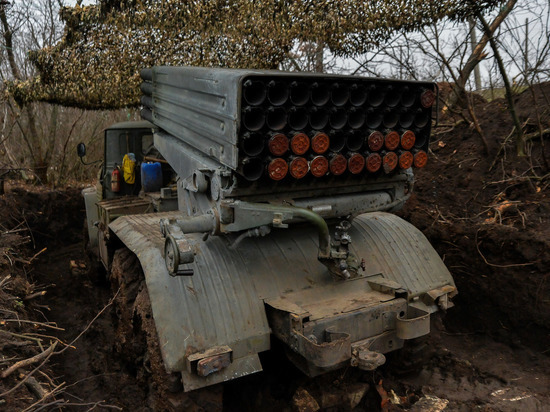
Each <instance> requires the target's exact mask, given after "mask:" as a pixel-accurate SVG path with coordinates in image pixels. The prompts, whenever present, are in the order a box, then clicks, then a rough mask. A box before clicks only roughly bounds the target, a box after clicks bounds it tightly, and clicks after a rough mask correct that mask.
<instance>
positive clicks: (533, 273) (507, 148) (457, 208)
mask: <svg viewBox="0 0 550 412" xmlns="http://www.w3.org/2000/svg"><path fill="white" fill-rule="evenodd" d="M547 96H550V84H549V83H546V84H542V85H539V86H538V87H536V88H535V90H534V92H533V93H531V92H530V91H526V92H524V93H522V94H521V95H519V96H518V97H517V98H516V103H517V109H518V114H519V115H520V118H521V120H522V121H523V122H527V121H528V120H529V121H532V122H535V121H536V119H541V123H540V125H538V124H537V129H544V128H547V127H548V123H545V122H546V121H547V120H548V113H550V111H549V108H550V104H549V103H548V99H547ZM543 103H544V104H543ZM537 104H538V105H537ZM534 111H536V113H534ZM476 113H477V114H478V118H479V121H480V125H481V128H482V129H483V131H484V133H485V135H486V137H487V139H488V140H489V142H490V148H491V152H490V153H489V154H486V153H484V152H483V148H482V147H483V146H482V144H481V139H480V137H479V135H477V134H476V132H475V131H474V129H473V128H472V127H470V125H469V124H468V123H467V122H465V121H463V117H461V116H456V115H455V116H454V117H453V116H448V115H447V116H444V117H443V118H442V119H441V124H442V125H443V127H441V128H439V129H436V130H435V133H434V138H433V140H432V143H431V146H430V152H431V153H430V155H431V156H430V161H429V163H428V165H427V166H426V168H425V169H422V170H420V171H418V173H417V175H416V180H417V183H416V186H415V193H414V194H413V196H412V198H411V200H410V201H409V202H408V203H407V205H406V206H405V209H404V210H403V211H402V212H401V214H402V215H403V216H404V217H405V218H407V219H408V220H410V221H411V222H412V223H413V224H414V225H415V226H417V227H418V228H420V229H421V230H422V231H423V232H424V233H425V234H426V235H427V237H428V238H429V239H430V241H431V242H432V244H433V245H434V246H435V247H436V249H437V250H438V252H439V253H440V255H441V256H443V257H444V259H445V263H446V264H447V266H448V267H449V269H450V270H451V272H452V274H453V277H454V279H455V281H456V283H457V286H458V290H459V295H458V297H457V298H456V303H457V308H455V309H453V310H452V311H450V312H449V317H448V319H447V323H448V326H449V327H450V328H451V329H455V330H470V331H484V332H489V333H491V334H493V335H494V336H497V337H500V338H503V339H508V340H512V341H517V339H518V337H520V338H521V339H522V340H523V341H524V342H526V343H529V344H532V345H535V346H538V347H541V349H543V350H547V349H548V348H543V347H542V346H544V345H547V342H548V341H550V335H549V328H550V301H549V300H548V299H547V296H549V295H550V279H549V271H548V267H549V263H550V227H549V225H548V216H550V215H549V211H550V199H549V198H548V185H549V184H550V180H549V176H548V172H549V170H548V162H547V159H548V158H549V157H550V144H548V142H545V141H544V140H540V138H538V139H530V140H529V141H528V142H527V153H529V156H525V157H518V156H517V154H516V150H515V142H514V137H515V136H514V135H513V134H512V131H513V123H512V121H511V119H510V116H509V115H508V112H507V110H506V106H505V102H504V101H503V100H502V99H497V100H494V101H492V102H483V101H477V102H476ZM545 116H546V117H545ZM466 118H467V117H466ZM539 126H540V127H539ZM510 332H512V333H510Z"/></svg>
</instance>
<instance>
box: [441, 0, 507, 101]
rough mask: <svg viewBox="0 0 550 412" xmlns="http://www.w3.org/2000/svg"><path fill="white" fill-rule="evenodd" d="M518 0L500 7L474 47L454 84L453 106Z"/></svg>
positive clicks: (460, 96) (459, 99) (460, 98)
mask: <svg viewBox="0 0 550 412" xmlns="http://www.w3.org/2000/svg"><path fill="white" fill-rule="evenodd" d="M516 3H517V0H508V1H507V2H506V4H505V5H504V6H503V7H502V8H501V9H500V12H499V13H498V15H497V16H496V17H495V19H494V20H493V22H492V23H491V24H490V25H489V26H488V30H485V32H484V34H483V36H482V37H481V40H480V41H479V42H478V43H477V45H476V46H475V47H474V50H473V52H472V54H471V55H470V57H469V58H468V61H467V62H466V64H464V67H463V68H462V69H461V70H460V74H459V76H458V79H457V81H456V83H455V84H454V86H453V89H454V90H453V91H454V93H453V94H452V95H451V101H450V105H451V106H453V105H455V104H456V103H458V102H459V101H461V100H462V97H463V95H464V90H465V88H466V83H467V82H468V79H469V78H470V75H471V74H472V71H474V69H475V67H476V66H477V65H478V64H479V63H480V62H481V61H482V60H483V59H484V58H485V56H486V55H487V53H485V52H484V49H485V46H486V45H487V43H488V42H489V38H490V36H492V35H493V33H494V32H495V31H496V30H497V29H498V27H499V26H500V24H501V23H502V22H503V21H504V19H505V18H506V17H507V16H508V14H510V12H511V11H512V9H513V8H514V6H515V5H516Z"/></svg>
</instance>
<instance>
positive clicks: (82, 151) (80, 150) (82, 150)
mask: <svg viewBox="0 0 550 412" xmlns="http://www.w3.org/2000/svg"><path fill="white" fill-rule="evenodd" d="M76 154H77V155H78V157H80V158H83V157H84V156H86V145H85V144H84V143H79V144H77V145H76Z"/></svg>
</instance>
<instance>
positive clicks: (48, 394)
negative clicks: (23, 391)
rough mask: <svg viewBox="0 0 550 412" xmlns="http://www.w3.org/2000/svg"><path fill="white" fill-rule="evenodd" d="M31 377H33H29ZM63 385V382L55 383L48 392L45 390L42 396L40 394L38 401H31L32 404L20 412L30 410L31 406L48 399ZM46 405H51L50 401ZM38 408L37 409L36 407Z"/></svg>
mask: <svg viewBox="0 0 550 412" xmlns="http://www.w3.org/2000/svg"><path fill="white" fill-rule="evenodd" d="M31 379H33V378H31ZM63 385H65V382H63V383H61V384H60V385H57V386H56V387H55V388H53V389H52V390H51V391H49V392H46V393H44V396H42V397H41V398H40V399H38V401H36V402H35V403H33V404H32V405H30V406H28V407H27V408H25V409H23V410H22V411H21V412H27V411H31V410H32V408H34V407H35V406H36V405H38V404H39V403H40V402H43V401H44V400H46V399H48V398H49V397H51V396H52V395H55V394H56V393H57V392H59V390H60V389H61V387H62V386H63ZM54 402H63V401H62V400H59V401H54ZM48 405H52V403H49V404H48ZM37 410H38V409H37Z"/></svg>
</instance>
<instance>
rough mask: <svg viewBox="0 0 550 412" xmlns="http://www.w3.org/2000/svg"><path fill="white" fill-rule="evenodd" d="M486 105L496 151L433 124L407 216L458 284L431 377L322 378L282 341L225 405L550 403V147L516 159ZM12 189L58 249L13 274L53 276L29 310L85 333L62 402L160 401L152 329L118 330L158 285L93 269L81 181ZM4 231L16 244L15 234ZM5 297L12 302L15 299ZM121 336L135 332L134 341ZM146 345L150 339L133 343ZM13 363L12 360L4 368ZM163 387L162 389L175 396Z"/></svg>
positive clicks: (539, 406)
mask: <svg viewBox="0 0 550 412" xmlns="http://www.w3.org/2000/svg"><path fill="white" fill-rule="evenodd" d="M547 96H550V86H549V85H548V84H545V85H541V87H539V88H537V90H536V93H535V99H536V101H537V104H536V105H535V104H534V103H533V96H532V95H531V94H530V93H529V92H526V93H523V94H522V95H520V96H518V97H517V98H516V103H517V105H518V113H519V115H520V118H521V121H522V122H525V123H527V124H528V129H529V130H528V132H534V131H536V130H538V129H539V128H538V126H537V124H536V120H537V119H541V122H542V123H541V125H542V127H541V128H542V129H546V128H548V127H549V126H550V111H549V109H548V108H549V107H550V104H549V103H548V98H547ZM475 104H476V112H477V113H478V116H479V120H480V123H481V126H482V128H483V130H484V133H485V135H486V137H487V140H488V141H489V143H490V145H489V146H490V150H491V152H490V153H489V154H486V153H484V152H483V149H482V144H481V139H480V137H479V136H478V135H477V134H476V132H475V131H474V130H473V128H471V127H470V126H469V123H468V122H467V121H463V120H462V117H461V116H460V115H453V116H449V115H448V114H445V116H444V117H442V120H441V123H442V124H443V125H445V126H444V127H442V128H439V129H436V131H435V136H434V139H433V142H432V144H431V152H432V153H430V161H429V163H428V166H427V167H426V168H425V169H423V170H420V171H419V172H418V173H417V174H416V176H417V183H416V187H415V193H414V194H413V196H412V197H411V199H410V201H409V202H408V203H407V205H406V207H405V208H404V210H403V211H402V212H400V214H401V216H403V217H404V218H406V219H408V220H409V221H411V222H412V223H413V224H415V225H416V226H417V227H419V228H420V229H421V230H422V231H423V232H424V233H425V234H426V236H427V237H428V238H429V240H430V241H431V242H432V244H433V245H434V246H435V248H436V249H437V250H438V252H439V253H440V254H441V256H443V258H444V260H445V262H446V264H447V266H448V267H449V269H450V270H451V272H452V274H453V277H454V279H455V281H456V283H457V286H458V290H459V295H458V296H457V297H456V298H455V300H454V302H455V304H456V306H455V307H454V308H452V309H450V310H449V311H448V313H447V315H446V316H445V317H444V319H443V321H437V320H436V322H435V323H434V327H433V333H432V334H431V336H430V338H429V339H428V341H427V346H428V354H429V355H430V357H429V360H428V361H427V363H426V365H425V366H424V367H423V368H422V370H421V371H420V373H419V374H418V375H412V376H406V375H402V374H400V373H399V371H400V367H399V365H400V361H401V360H400V359H399V358H398V357H397V356H389V359H388V363H387V364H386V365H385V366H383V367H382V368H380V369H379V370H377V371H376V372H374V373H363V372H360V371H357V370H353V369H348V370H344V371H339V372H337V373H333V374H329V375H326V376H322V377H320V378H318V379H314V380H310V379H306V378H305V377H304V376H303V375H301V374H300V373H299V372H298V371H297V370H295V369H294V368H293V366H292V365H291V364H290V363H289V362H288V361H287V360H286V359H285V358H284V356H283V355H282V354H281V352H282V351H274V353H271V354H269V355H265V356H264V355H262V361H263V364H264V366H265V370H266V372H264V373H261V374H257V375H254V376H250V377H246V378H242V379H239V380H237V381H234V382H230V383H228V384H226V385H225V387H224V388H223V391H224V406H223V408H224V410H226V411H241V410H250V411H254V410H267V411H287V410H288V411H290V410H292V405H295V406H296V405H309V407H310V408H313V407H315V405H318V406H321V407H324V409H325V410H351V409H352V408H353V410H355V411H366V410H382V407H383V408H384V410H403V409H407V410H408V409H410V410H424V409H423V408H426V407H427V406H426V405H427V404H430V403H431V404H432V405H433V404H434V402H437V399H439V400H440V401H441V402H443V403H444V404H446V405H447V409H446V410H450V411H469V410H472V409H479V410H483V411H515V410H541V411H545V410H550V407H549V406H548V405H550V372H549V371H550V358H549V355H550V299H549V296H550V279H549V271H548V267H550V265H549V264H550V248H549V244H548V242H549V241H550V229H549V227H550V225H549V224H548V216H550V215H549V212H550V201H549V199H548V184H549V180H548V177H547V176H546V175H547V174H548V172H549V168H548V165H547V162H546V160H545V159H546V158H550V148H549V144H548V142H546V141H544V140H540V138H536V139H533V140H530V142H529V145H528V152H529V153H530V156H529V157H523V158H521V157H517V156H516V154H515V145H514V142H513V136H512V137H511V138H509V139H508V142H507V143H506V144H505V145H504V146H502V143H503V142H504V141H505V140H506V139H507V137H508V136H509V135H510V133H511V131H512V123H511V121H510V120H509V116H508V114H507V112H506V108H505V104H504V102H503V101H493V102H491V103H487V102H484V101H483V100H482V99H476V100H475ZM535 108H536V110H535ZM537 111H538V113H537ZM547 137H548V136H546V138H547ZM501 147H503V148H504V150H500V148H501ZM499 150H500V151H499ZM497 153H498V154H497ZM6 189H7V193H6V195H4V196H1V197H0V224H2V228H1V229H2V231H4V229H10V228H13V227H17V225H18V224H20V223H21V222H25V223H24V224H25V226H27V225H28V227H29V228H30V229H31V231H30V233H32V237H31V238H30V240H29V243H28V245H27V246H28V247H29V248H30V249H28V250H27V252H25V251H20V253H21V256H26V257H27V258H29V257H32V256H33V255H34V254H35V253H36V252H37V251H39V250H41V249H42V247H47V248H48V250H47V251H46V252H44V253H43V254H41V255H39V256H38V257H37V258H36V259H35V261H34V262H33V263H34V266H33V269H32V272H30V273H29V270H30V269H28V268H30V266H28V267H27V269H25V268H24V267H23V266H21V267H19V268H18V269H17V271H15V272H16V273H17V274H18V278H21V279H24V282H23V281H21V282H20V283H19V284H20V285H22V289H19V290H17V289H14V288H12V289H10V290H9V291H8V292H10V293H11V294H12V295H22V294H28V293H29V291H30V290H31V289H32V290H35V289H36V290H39V287H40V286H48V287H47V288H46V290H47V294H46V295H45V296H43V297H39V298H37V299H33V304H38V305H47V306H49V308H50V310H49V311H47V310H45V309H44V308H43V307H42V308H40V307H37V306H32V304H30V303H29V304H26V305H25V308H22V309H21V312H20V315H21V316H28V317H30V318H34V319H37V318H39V317H40V316H42V315H41V314H40V313H43V314H44V315H43V316H44V317H46V318H47V320H49V321H55V322H56V323H57V325H58V326H60V327H62V328H64V329H65V330H64V331H58V332H55V333H57V335H56V336H57V337H58V338H59V339H60V340H62V341H63V342H70V341H72V340H73V339H74V338H75V337H76V336H77V335H78V334H79V333H80V332H81V331H83V330H86V333H85V334H84V335H83V336H82V337H81V338H80V339H79V340H78V341H77V342H76V343H75V344H74V346H75V348H74V349H71V350H67V351H66V352H64V354H63V355H59V356H55V357H53V358H52V359H51V360H50V362H49V365H50V366H49V369H45V372H46V375H48V377H49V378H51V379H52V382H53V383H54V384H57V385H58V384H60V383H61V382H66V385H65V389H64V390H63V391H62V392H60V393H59V394H58V395H56V397H55V398H51V400H52V401H53V400H54V399H58V400H60V402H61V401H62V402H65V403H69V404H71V405H72V406H68V407H67V409H69V410H88V409H91V408H94V405H97V404H98V403H99V402H103V403H102V405H104V406H106V408H107V406H108V407H109V408H112V407H114V406H117V407H121V408H123V409H124V410H129V411H148V410H161V409H162V408H161V406H159V405H162V402H161V403H159V399H158V398H155V396H154V394H155V393H157V394H158V393H159V384H158V382H155V381H154V380H152V379H151V378H150V375H148V372H147V370H151V369H154V368H155V367H156V362H155V359H154V357H153V358H149V357H148V355H147V354H145V353H144V352H143V351H142V349H143V347H144V342H146V341H147V337H146V336H145V335H143V334H142V335H139V333H137V332H136V330H127V329H124V328H122V329H121V328H120V327H119V328H117V326H116V322H115V319H116V318H117V316H119V315H122V314H121V312H120V311H121V309H122V308H124V306H125V305H126V306H128V304H130V305H134V303H135V302H137V303H136V304H137V306H138V309H139V310H135V309H136V308H134V307H133V306H132V309H131V312H129V313H126V314H123V316H129V315H130V314H131V316H134V315H135V314H136V313H137V314H139V316H141V317H142V318H146V317H147V311H146V310H145V311H142V310H143V309H144V308H145V309H146V308H147V299H146V295H145V294H144V293H143V288H142V287H140V283H139V282H136V283H135V285H134V286H135V290H134V292H135V296H130V297H129V296H117V299H116V300H115V301H114V302H111V300H110V299H111V297H112V290H111V285H110V284H109V283H108V282H106V281H103V282H101V276H98V274H97V273H96V272H94V271H92V270H91V269H90V268H91V267H92V266H91V265H90V263H89V261H88V260H87V256H86V254H85V253H84V249H83V246H82V222H83V220H84V211H83V204H82V201H81V199H80V194H79V189H77V188H69V189H67V190H63V191H48V190H45V189H36V188H33V189H31V188H26V187H25V188H21V187H19V186H13V185H8V186H7V188H6ZM1 239H2V241H4V242H12V243H11V244H14V243H13V242H15V240H13V239H12V240H9V239H8V238H7V237H5V236H4V235H3V236H2V238H1ZM14 239H15V238H14ZM2 245H3V244H0V247H1V246H2ZM71 261H74V264H73V265H72V267H71ZM1 265H2V263H1V262H0V268H4V270H3V271H0V281H1V280H2V278H3V277H4V276H5V274H6V273H7V272H6V270H5V268H6V267H7V266H3V267H2V266H1ZM15 272H14V273H15ZM128 281H129V282H133V281H134V280H128ZM33 285H34V286H33ZM115 286H116V285H115ZM33 287H34V288H35V289H33ZM115 289H116V287H115ZM0 292H3V290H0ZM3 296H4V295H1V294H0V304H1V305H2V309H6V306H5V302H4V301H3V300H2V298H3ZM6 299H8V298H6ZM37 309H41V312H40V313H39V312H37ZM10 310H11V309H10ZM102 310H103V312H102V313H101V315H100V316H99V317H98V318H97V319H96V320H95V321H93V322H92V320H93V319H94V317H95V316H96V315H97V314H98V313H99V312H100V311H102ZM140 310H141V312H140ZM2 316H4V313H2ZM44 317H42V318H40V319H41V320H44ZM90 322H92V323H91V325H90ZM145 323H146V322H145ZM145 329H147V327H145ZM49 332H50V333H51V331H49ZM138 332H139V331H138ZM136 333H137V335H136ZM138 335H139V336H138ZM122 336H127V337H128V339H127V340H126V341H122V340H121V337H122ZM140 339H141V340H140ZM134 342H141V345H137V346H136V347H132V344H133V343H134ZM4 343H5V342H4ZM0 344H2V341H0ZM149 345H154V341H153V342H151V341H149ZM274 347H275V348H276V347H277V343H276V342H274ZM12 349H13V348H10V350H12ZM15 349H16V351H15V352H6V354H5V353H4V350H3V352H2V354H3V355H4V357H7V356H18V357H19V358H27V357H29V356H32V355H33V354H35V353H37V351H36V350H34V351H30V352H28V353H27V352H23V351H22V349H21V348H15ZM133 354H134V355H136V356H132V355H133ZM9 364H11V363H10V362H7V363H4V364H2V365H0V367H1V369H2V370H4V369H5V367H6V365H9ZM144 365H145V368H144V367H143V366H144ZM157 366H158V365H157ZM29 370H30V369H25V370H23V372H28V371H29ZM144 371H145V372H144ZM9 379H10V380H7V381H6V380H1V379H0V384H1V387H0V389H1V390H5V389H6V388H9V387H11V386H12V385H14V384H15V383H16V382H17V380H18V379H20V377H19V376H18V375H13V376H11V377H10V378H9ZM37 379H38V381H39V382H41V383H42V384H43V385H44V386H45V387H48V388H49V386H48V385H51V384H49V383H47V378H46V377H44V376H42V375H39V376H37ZM168 380H169V377H168ZM160 389H162V388H160ZM176 389H177V388H174V391H176ZM221 390H222V389H221V387H217V388H215V389H214V392H213V393H214V395H212V393H210V395H209V396H210V397H208V396H207V397H206V398H205V399H206V401H205V400H204V399H203V397H202V395H197V397H195V399H192V400H187V399H179V400H176V401H173V403H174V402H176V403H177V402H179V406H180V409H181V410H200V407H199V406H198V405H201V404H202V405H208V401H209V400H210V401H211V400H212V399H216V398H217V397H218V396H219V395H220V394H221ZM164 395H166V394H164ZM164 395H162V396H161V399H164V400H166V397H163V396H164ZM434 397H435V398H434ZM2 400H4V401H5V403H3V404H0V409H2V410H22V409H24V407H26V406H28V405H30V404H32V403H33V402H34V398H33V395H32V394H31V393H30V392H29V391H28V390H27V389H26V387H24V386H23V387H22V388H21V389H20V390H19V391H16V392H14V393H12V394H10V395H9V396H7V397H6V398H5V399H2ZM2 400H0V401H2ZM205 402H206V403H205ZM357 402H358V403H357ZM79 404H80V406H78V405H79ZM382 404H383V406H382ZM331 405H332V406H331ZM334 405H338V406H334ZM420 405H424V406H420ZM415 408H416V409H415ZM46 409H47V408H46ZM96 409H98V410H100V408H96ZM209 409H210V408H209V407H208V406H204V407H203V410H209ZM105 410H107V409H105Z"/></svg>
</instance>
